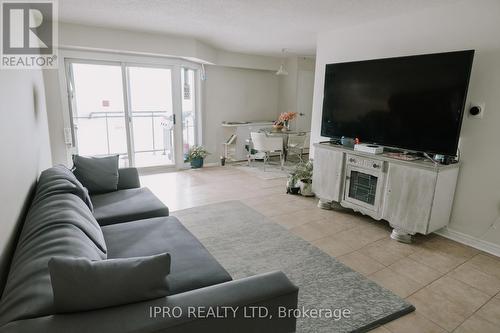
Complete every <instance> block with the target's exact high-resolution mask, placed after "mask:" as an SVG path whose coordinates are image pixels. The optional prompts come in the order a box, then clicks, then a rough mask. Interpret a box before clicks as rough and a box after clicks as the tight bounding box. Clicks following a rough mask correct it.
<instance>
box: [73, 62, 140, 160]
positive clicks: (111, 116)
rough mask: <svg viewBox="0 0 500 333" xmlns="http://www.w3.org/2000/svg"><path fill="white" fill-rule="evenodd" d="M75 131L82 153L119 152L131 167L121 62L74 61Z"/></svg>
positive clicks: (103, 153) (104, 153)
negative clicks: (117, 63) (87, 62)
mask: <svg viewBox="0 0 500 333" xmlns="http://www.w3.org/2000/svg"><path fill="white" fill-rule="evenodd" d="M71 70H72V77H73V80H72V94H71V96H70V97H72V98H71V106H72V120H73V133H74V137H75V139H76V144H77V147H78V153H79V154H81V155H90V156H95V155H109V154H119V155H120V165H121V166H128V165H130V162H129V154H128V153H129V152H128V149H127V141H128V140H127V130H126V117H125V115H126V113H125V111H126V110H125V103H124V94H123V85H122V84H123V77H122V69H121V67H120V66H119V65H110V64H86V63H74V64H72V66H71Z"/></svg>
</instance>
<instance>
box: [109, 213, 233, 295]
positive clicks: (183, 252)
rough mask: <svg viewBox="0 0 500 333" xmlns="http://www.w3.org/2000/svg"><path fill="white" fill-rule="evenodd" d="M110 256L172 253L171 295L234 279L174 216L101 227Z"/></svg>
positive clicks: (169, 281) (169, 278) (169, 280)
mask: <svg viewBox="0 0 500 333" xmlns="http://www.w3.org/2000/svg"><path fill="white" fill-rule="evenodd" d="M102 231H103V233H104V239H105V240H106V245H107V247H108V258H127V257H138V256H149V255H154V254H158V253H164V252H167V253H169V254H170V257H171V263H170V274H169V275H168V278H167V280H168V284H169V290H170V294H177V293H181V292H184V291H187V290H193V289H198V288H201V287H206V286H210V285H214V284H218V283H222V282H226V281H230V280H231V276H230V275H229V273H228V272H227V271H226V270H225V269H224V267H222V266H221V265H220V264H219V263H218V262H217V260H215V258H214V257H213V256H212V255H211V254H210V252H208V251H207V249H206V248H205V247H204V246H203V245H202V244H201V243H200V242H199V241H198V239H196V237H194V236H193V235H192V234H191V233H190V232H189V231H188V230H187V229H186V228H185V227H184V226H183V225H182V224H181V223H180V222H179V220H178V219H177V218H175V217H172V216H171V217H159V218H153V219H147V220H141V221H133V222H127V223H120V224H114V225H108V226H105V227H102Z"/></svg>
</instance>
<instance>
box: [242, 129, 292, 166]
mask: <svg viewBox="0 0 500 333" xmlns="http://www.w3.org/2000/svg"><path fill="white" fill-rule="evenodd" d="M250 137H251V139H252V145H253V149H255V150H256V151H258V152H263V153H265V155H264V171H266V164H267V162H268V161H269V158H270V157H271V153H279V154H280V166H281V170H283V163H284V158H283V156H284V155H283V137H282V136H268V135H267V134H266V133H260V132H251V133H250ZM250 158H251V156H249V160H248V163H249V164H250Z"/></svg>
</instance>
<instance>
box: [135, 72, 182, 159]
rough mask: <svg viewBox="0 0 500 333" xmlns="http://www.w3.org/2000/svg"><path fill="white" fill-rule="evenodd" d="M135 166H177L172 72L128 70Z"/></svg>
mask: <svg viewBox="0 0 500 333" xmlns="http://www.w3.org/2000/svg"><path fill="white" fill-rule="evenodd" d="M127 71H128V82H129V91H130V115H131V120H132V133H133V140H132V141H133V147H132V148H133V154H134V161H135V166H137V167H145V166H157V165H173V164H175V152H174V149H175V148H174V130H175V128H174V123H175V121H174V120H175V114H174V109H173V105H172V70H171V69H167V68H151V67H127Z"/></svg>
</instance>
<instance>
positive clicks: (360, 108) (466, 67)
mask: <svg viewBox="0 0 500 333" xmlns="http://www.w3.org/2000/svg"><path fill="white" fill-rule="evenodd" d="M473 57H474V51H473V50H468V51H458V52H447V53H436V54H426V55H417V56H409V57H398V58H386V59H376V60H367V61H356V62H344V63H335V64H328V65H326V73H325V91H324V99H323V116H322V124H321V135H322V136H326V137H330V138H340V137H342V136H345V137H349V138H359V139H360V141H361V142H364V143H374V144H379V145H383V146H388V147H395V148H400V149H404V150H408V151H417V152H427V153H435V154H443V155H449V156H455V155H456V152H457V146H458V140H459V136H460V128H461V125H462V117H463V113H464V106H465V100H466V97H467V87H468V85H469V76H470V72H471V67H472V59H473Z"/></svg>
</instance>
